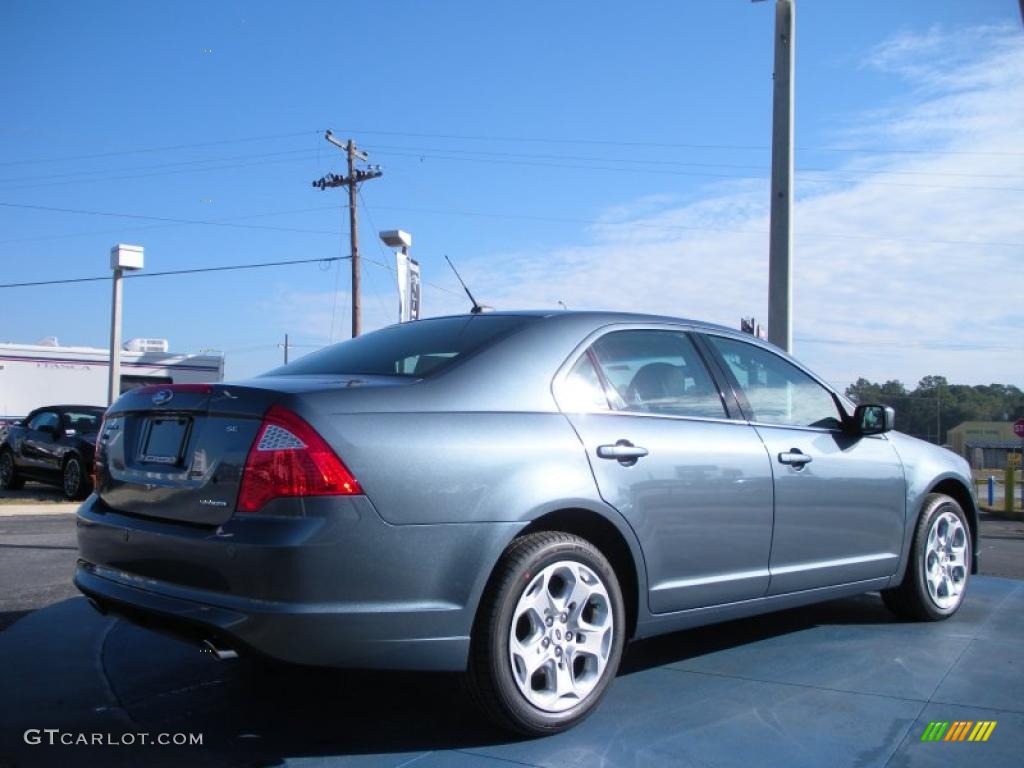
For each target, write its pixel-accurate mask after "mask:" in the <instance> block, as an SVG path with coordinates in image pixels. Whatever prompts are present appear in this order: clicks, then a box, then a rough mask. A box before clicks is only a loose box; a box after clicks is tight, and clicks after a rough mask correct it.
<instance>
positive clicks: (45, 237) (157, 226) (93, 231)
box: [0, 205, 338, 245]
mask: <svg viewBox="0 0 1024 768" xmlns="http://www.w3.org/2000/svg"><path fill="white" fill-rule="evenodd" d="M334 209H335V206H333V205H331V206H323V205H318V206H313V207H311V208H292V209H290V210H287V211H267V212H264V213H247V214H245V215H244V216H225V217H222V218H219V219H209V221H210V222H211V223H218V224H219V223H221V222H229V221H241V220H244V219H263V218H267V217H269V216H288V215H291V214H295V213H310V212H313V211H325V210H331V211H333V210H334ZM195 223H199V222H195ZM177 226H180V225H179V224H177V223H171V224H150V225H148V226H143V227H118V228H117V229H91V230H89V231H88V232H69V233H67V234H63V235H40V236H38V237H16V238H12V239H10V240H0V245H6V244H11V243H31V242H36V241H39V240H65V239H67V238H71V237H88V236H91V235H105V234H110V233H112V232H138V231H140V230H148V229H163V228H165V227H177ZM305 231H306V232H308V233H310V234H321V232H320V230H312V229H311V230H305ZM323 234H332V235H337V234H338V232H330V233H327V232H323Z"/></svg>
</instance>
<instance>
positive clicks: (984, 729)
mask: <svg viewBox="0 0 1024 768" xmlns="http://www.w3.org/2000/svg"><path fill="white" fill-rule="evenodd" d="M996 722H997V721H996V720H979V721H978V724H977V725H976V726H975V727H974V731H973V732H972V733H971V736H970V738H969V739H968V741H988V737H989V736H991V735H992V731H994V730H995V728H996Z"/></svg>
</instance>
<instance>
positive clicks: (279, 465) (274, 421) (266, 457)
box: [238, 405, 363, 512]
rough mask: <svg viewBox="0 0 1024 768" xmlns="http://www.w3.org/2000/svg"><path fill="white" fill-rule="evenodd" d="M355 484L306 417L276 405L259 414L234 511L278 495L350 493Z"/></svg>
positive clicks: (357, 491)
mask: <svg viewBox="0 0 1024 768" xmlns="http://www.w3.org/2000/svg"><path fill="white" fill-rule="evenodd" d="M362 492H363V490H362V488H360V487H359V483H358V482H356V479H355V478H354V477H353V476H352V473H351V472H349V471H348V469H347V468H346V467H345V465H344V464H342V463H341V459H339V458H338V457H337V455H335V453H334V451H332V450H331V448H330V446H329V445H327V443H326V442H325V441H324V439H323V438H322V437H320V435H318V434H317V433H316V431H315V430H314V429H313V428H312V427H311V426H309V424H307V423H306V422H305V421H303V420H302V419H300V418H299V417H298V416H296V415H295V414H294V413H292V412H291V411H289V410H287V409H285V408H282V407H280V406H278V405H275V406H272V407H271V409H270V410H269V411H267V414H266V415H265V416H264V417H263V423H262V424H261V425H260V430H259V432H257V433H256V439H255V440H254V441H253V444H252V448H250V449H249V457H248V458H247V459H246V460H245V469H244V470H243V471H242V489H241V490H240V491H239V493H238V511H239V512H256V511H257V510H259V509H260V508H261V507H262V506H263V505H264V504H266V503H267V502H268V501H270V500H271V499H276V498H279V497H282V496H354V495H356V494H360V493H362Z"/></svg>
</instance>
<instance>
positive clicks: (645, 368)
mask: <svg viewBox="0 0 1024 768" xmlns="http://www.w3.org/2000/svg"><path fill="white" fill-rule="evenodd" d="M591 349H592V350H593V353H594V357H595V359H596V360H597V362H598V365H599V366H600V368H601V373H602V374H603V375H604V378H605V380H606V381H607V382H608V384H609V389H610V393H609V394H610V395H611V397H612V401H613V403H612V404H613V406H614V407H615V408H616V410H622V411H635V412H639V413H656V414H665V415H671V416H698V417H703V418H719V419H720V418H724V417H725V416H726V412H725V406H724V405H723V404H722V398H721V396H720V395H719V393H718V388H717V387H716V386H715V384H714V381H712V379H711V376H710V374H709V373H708V370H707V368H706V367H705V365H704V361H703V360H702V359H701V357H700V355H699V354H698V352H697V348H696V347H695V346H694V345H693V342H692V341H691V340H690V338H689V337H688V336H687V335H686V334H684V333H679V332H676V331H614V332H612V333H609V334H607V335H605V336H602V337H601V338H600V339H598V340H597V341H596V342H594V345H593V347H592V348H591Z"/></svg>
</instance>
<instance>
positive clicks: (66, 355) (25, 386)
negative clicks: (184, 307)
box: [0, 336, 224, 433]
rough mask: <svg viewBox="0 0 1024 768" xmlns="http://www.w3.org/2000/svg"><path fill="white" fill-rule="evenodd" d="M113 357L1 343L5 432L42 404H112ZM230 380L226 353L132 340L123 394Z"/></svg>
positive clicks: (47, 342)
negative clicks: (151, 387) (152, 386)
mask: <svg viewBox="0 0 1024 768" xmlns="http://www.w3.org/2000/svg"><path fill="white" fill-rule="evenodd" d="M109 370H110V353H109V351H108V350H106V349H98V348H95V347H61V346H58V345H57V340H56V339H55V338H53V337H52V336H51V337H48V338H47V339H44V340H43V342H42V343H39V344H8V343H3V342H0V433H2V432H3V431H4V422H10V421H13V420H14V419H20V418H22V417H23V416H26V415H27V414H28V413H29V411H31V410H32V409H34V408H38V407H39V406H41V405H57V404H74V405H102V406H105V405H106V404H107V380H108V371H109ZM223 380H224V356H223V355H222V354H191V355H190V354H175V353H173V352H168V351H167V341H166V340H165V339H132V340H130V341H128V342H127V343H126V344H125V345H124V351H123V352H121V392H126V391H128V390H129V389H133V388H135V387H142V386H146V385H147V384H191V383H195V384H201V383H204V382H210V381H223Z"/></svg>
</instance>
